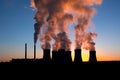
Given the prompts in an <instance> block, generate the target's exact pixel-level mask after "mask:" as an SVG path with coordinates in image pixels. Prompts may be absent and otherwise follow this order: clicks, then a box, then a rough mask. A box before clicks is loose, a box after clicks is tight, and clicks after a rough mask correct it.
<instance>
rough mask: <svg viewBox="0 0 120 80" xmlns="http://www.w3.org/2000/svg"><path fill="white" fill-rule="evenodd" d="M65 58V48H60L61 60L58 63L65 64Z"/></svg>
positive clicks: (59, 58) (59, 55)
mask: <svg viewBox="0 0 120 80" xmlns="http://www.w3.org/2000/svg"><path fill="white" fill-rule="evenodd" d="M64 59H65V49H59V50H58V60H59V61H58V63H60V64H64V63H65V61H64Z"/></svg>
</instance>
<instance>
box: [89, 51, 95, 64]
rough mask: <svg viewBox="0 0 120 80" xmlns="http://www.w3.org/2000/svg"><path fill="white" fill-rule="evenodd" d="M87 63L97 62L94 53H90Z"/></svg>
mask: <svg viewBox="0 0 120 80" xmlns="http://www.w3.org/2000/svg"><path fill="white" fill-rule="evenodd" d="M89 62H90V63H95V62H97V58H96V51H90V57H89Z"/></svg>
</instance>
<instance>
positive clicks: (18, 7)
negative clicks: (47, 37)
mask: <svg viewBox="0 0 120 80" xmlns="http://www.w3.org/2000/svg"><path fill="white" fill-rule="evenodd" d="M119 4H120V1H119V0H103V3H102V5H101V6H95V7H96V9H97V13H96V14H95V16H94V17H93V19H92V22H93V23H94V25H95V29H94V32H96V33H97V34H98V37H97V38H95V39H94V41H95V43H96V51H97V59H98V60H99V61H101V60H102V61H103V60H109V61H111V60H120V47H119V45H120V42H119V41H120V35H119V34H120V22H119V21H120V9H119V8H120V5H119ZM34 15H35V10H33V9H32V8H30V0H1V1H0V62H1V61H8V60H11V59H12V58H24V45H25V43H27V44H28V57H29V58H33V42H34V40H33V33H34V23H35V21H34V20H33V17H34ZM72 31H73V30H72V29H71V31H70V32H72ZM71 37H72V36H71ZM86 53H87V52H86ZM86 53H85V54H83V55H84V57H85V56H87V55H88V54H86ZM37 57H38V58H40V57H42V50H41V48H40V42H39V41H38V42H37Z"/></svg>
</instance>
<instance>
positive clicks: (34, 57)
mask: <svg viewBox="0 0 120 80" xmlns="http://www.w3.org/2000/svg"><path fill="white" fill-rule="evenodd" d="M34 60H36V44H34Z"/></svg>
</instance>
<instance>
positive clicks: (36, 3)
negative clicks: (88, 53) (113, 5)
mask: <svg viewBox="0 0 120 80" xmlns="http://www.w3.org/2000/svg"><path fill="white" fill-rule="evenodd" d="M100 4H102V0H31V7H33V8H35V9H36V11H37V12H36V14H35V18H34V19H35V21H36V23H35V25H34V27H35V33H34V43H35V44H36V42H37V40H38V38H39V39H40V40H41V42H42V48H43V49H50V48H51V46H50V45H51V41H53V42H54V43H53V44H52V49H53V50H58V49H65V50H67V51H69V50H71V45H72V41H71V40H70V37H69V35H68V32H69V31H68V28H67V27H68V24H70V23H76V26H75V27H74V34H75V48H76V49H81V48H84V49H87V50H95V42H94V41H93V38H95V37H97V34H96V33H92V32H90V31H88V26H90V24H91V18H92V17H93V16H94V14H95V12H96V9H95V8H94V5H100ZM38 35H40V37H39V36H38Z"/></svg>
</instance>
